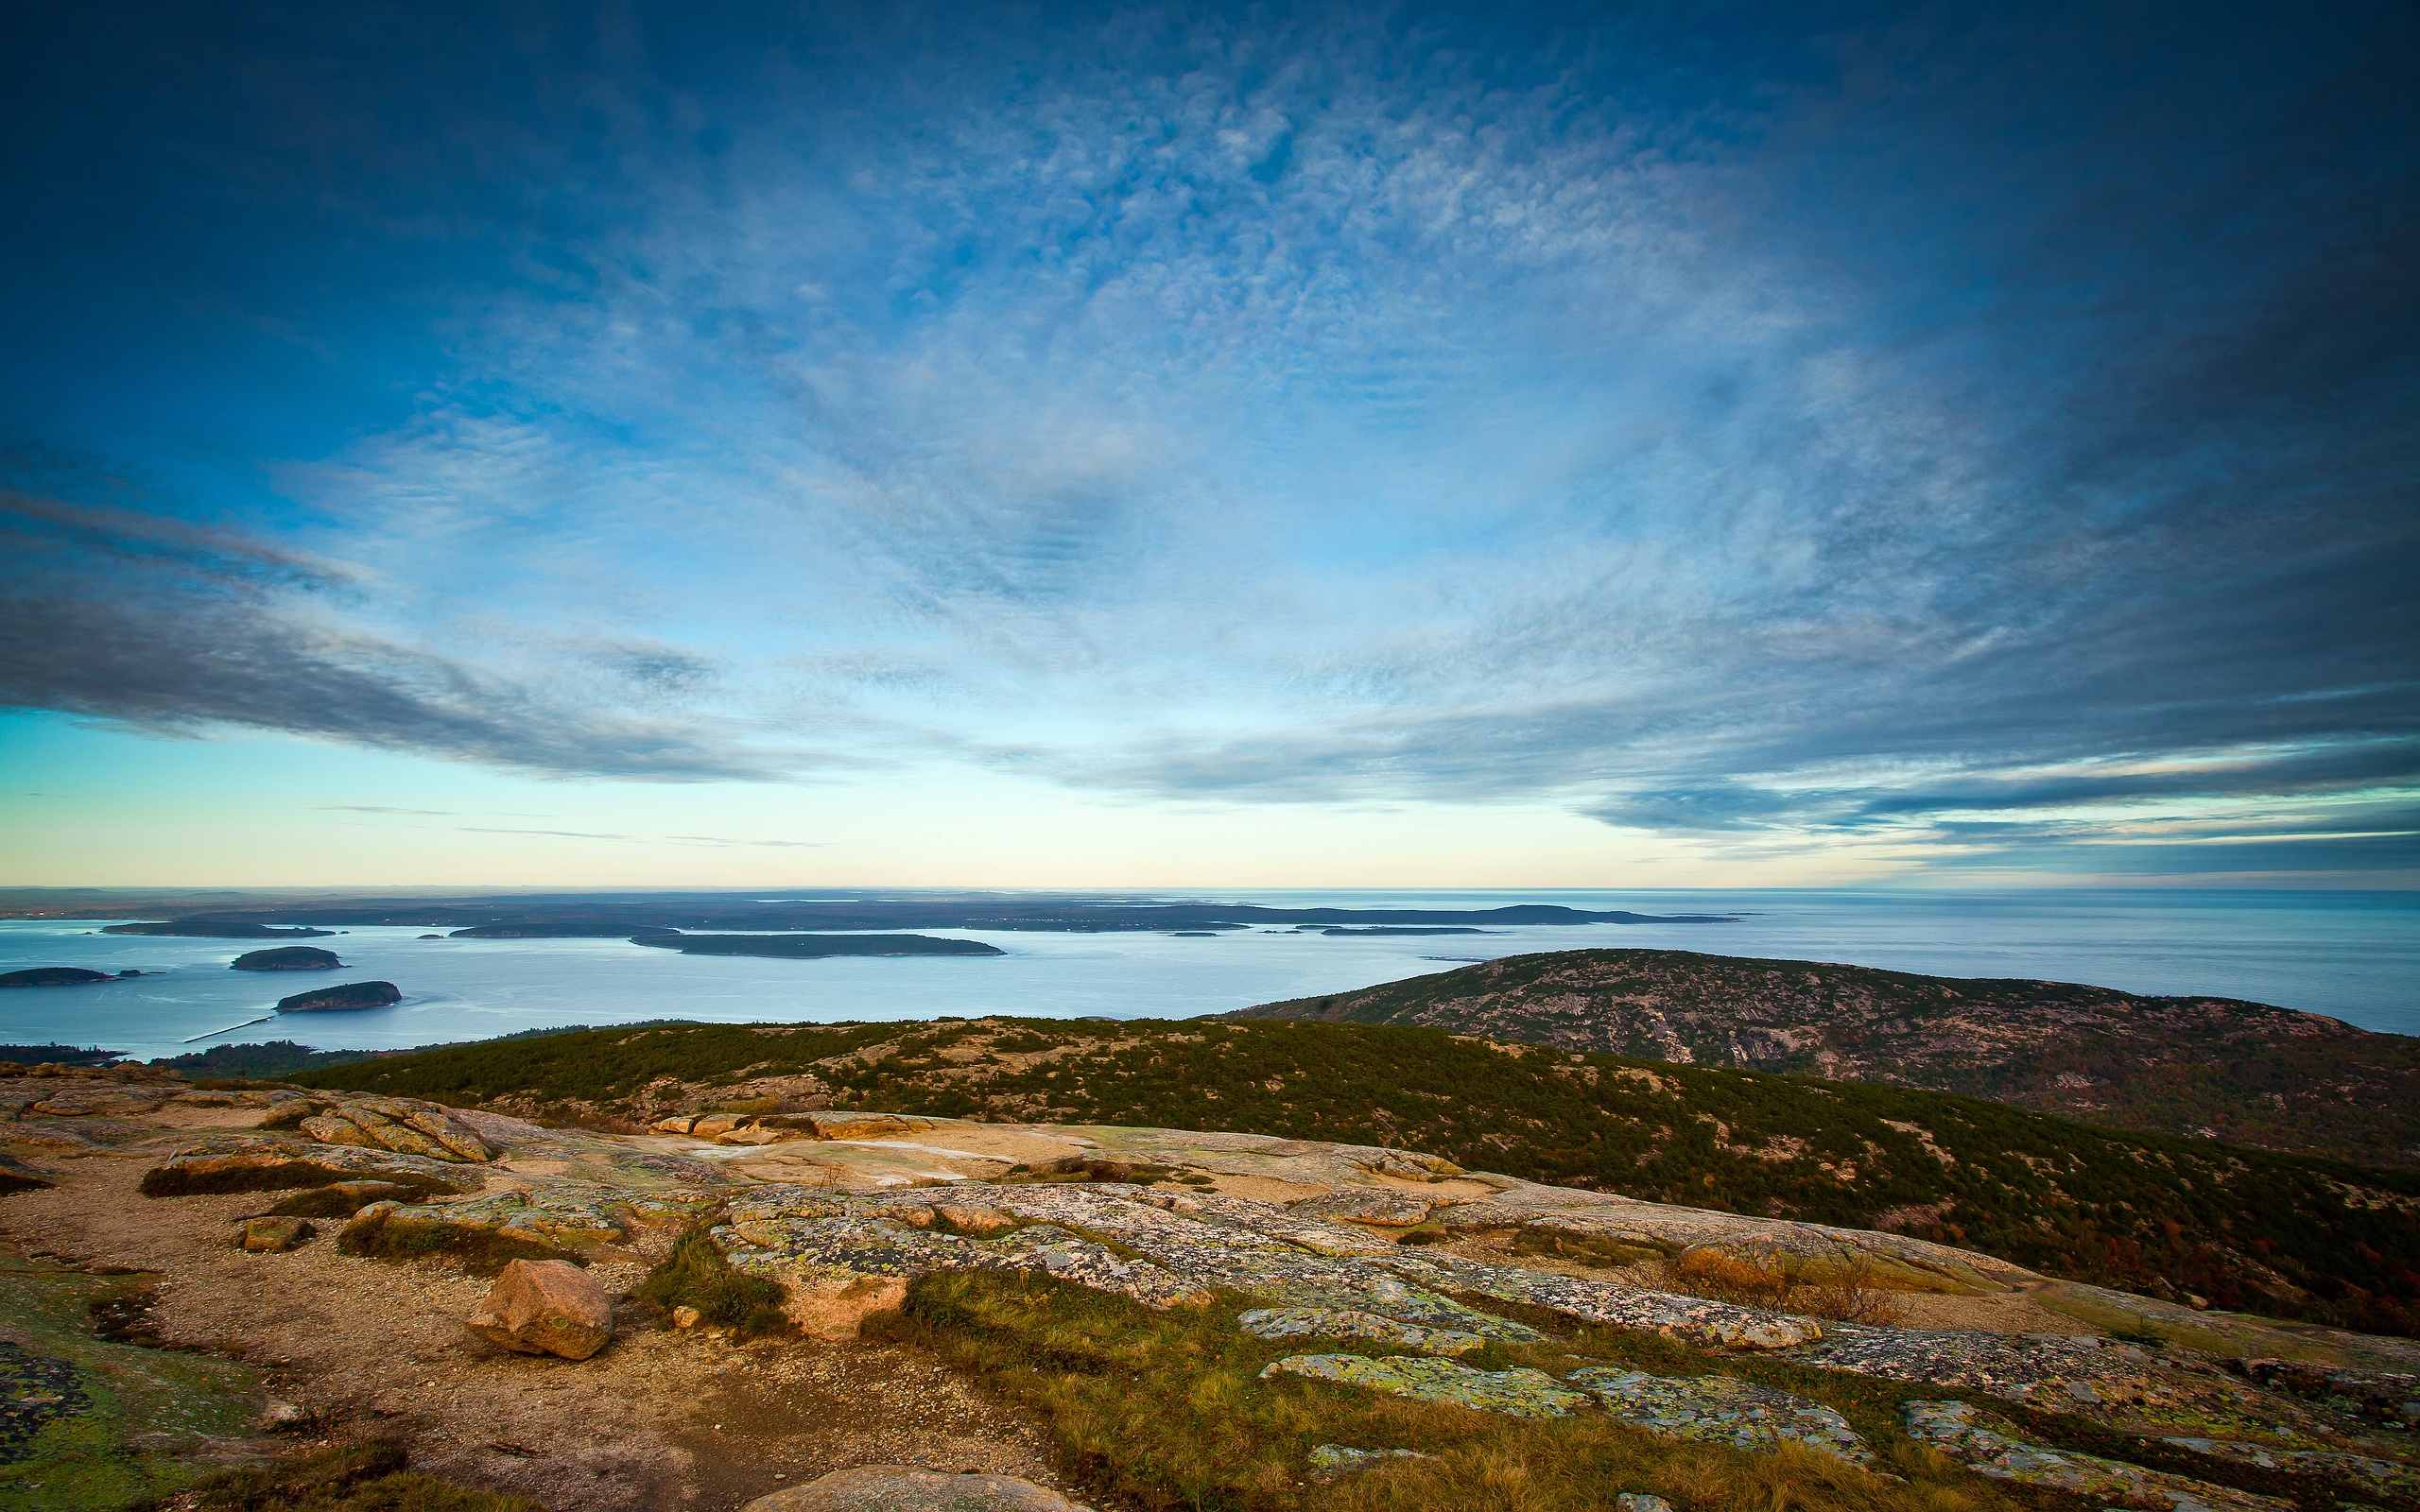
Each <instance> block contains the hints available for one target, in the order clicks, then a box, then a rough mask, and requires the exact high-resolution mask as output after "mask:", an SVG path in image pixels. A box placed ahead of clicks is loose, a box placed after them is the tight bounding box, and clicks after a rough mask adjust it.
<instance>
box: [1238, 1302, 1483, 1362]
mask: <svg viewBox="0 0 2420 1512" xmlns="http://www.w3.org/2000/svg"><path fill="white" fill-rule="evenodd" d="M1236 1326H1237V1327H1239V1328H1241V1329H1242V1330H1243V1331H1244V1332H1246V1333H1249V1334H1251V1335H1252V1336H1253V1338H1256V1339H1375V1340H1377V1341H1378V1342H1379V1343H1382V1344H1394V1345H1400V1346H1402V1347H1403V1348H1405V1349H1418V1350H1419V1351H1420V1352H1421V1353H1423V1354H1468V1353H1470V1351H1472V1350H1473V1349H1478V1347H1479V1346H1480V1345H1483V1344H1485V1343H1486V1342H1487V1340H1485V1339H1483V1338H1481V1337H1480V1336H1479V1335H1478V1334H1476V1333H1462V1332H1457V1331H1455V1330H1453V1329H1424V1328H1421V1327H1420V1326H1419V1325H1417V1324H1413V1323H1398V1322H1396V1321H1395V1320H1394V1319H1393V1318H1391V1317H1380V1316H1379V1315H1378V1314H1375V1313H1364V1312H1361V1311H1359V1310H1358V1309H1357V1308H1349V1307H1348V1308H1339V1307H1257V1308H1254V1309H1253V1310H1252V1311H1251V1312H1249V1313H1245V1314H1242V1315H1240V1316H1238V1317H1237V1318H1236Z"/></svg>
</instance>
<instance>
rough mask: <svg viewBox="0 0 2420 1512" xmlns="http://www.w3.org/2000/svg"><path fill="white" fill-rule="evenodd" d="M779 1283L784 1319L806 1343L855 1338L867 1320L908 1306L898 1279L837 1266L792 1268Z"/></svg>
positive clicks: (902, 1282) (903, 1285) (903, 1282)
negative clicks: (903, 1305)
mask: <svg viewBox="0 0 2420 1512" xmlns="http://www.w3.org/2000/svg"><path fill="white" fill-rule="evenodd" d="M780 1280H781V1283H782V1293H783V1295H782V1313H783V1315H785V1316H787V1318H788V1319H789V1320H790V1321H791V1322H792V1323H795V1324H797V1325H798V1331H799V1332H801V1333H804V1334H805V1335H806V1336H807V1337H808V1338H811V1339H824V1340H827V1341H829V1342H831V1343H834V1344H845V1343H847V1342H848V1341H849V1340H851V1339H854V1338H856V1336H857V1333H858V1331H859V1330H860V1329H861V1328H863V1327H864V1324H865V1320H866V1319H868V1318H870V1317H873V1316H874V1315H875V1314H880V1313H896V1312H898V1311H899V1308H900V1305H901V1304H902V1303H904V1302H906V1301H907V1300H908V1282H907V1281H906V1280H904V1279H903V1278H901V1277H897V1276H869V1275H866V1274H863V1273H862V1272H858V1271H851V1270H844V1269H841V1268H839V1267H838V1266H833V1267H823V1266H815V1265H797V1266H790V1267H787V1273H786V1274H784V1275H783V1276H782V1277H781V1278H780Z"/></svg>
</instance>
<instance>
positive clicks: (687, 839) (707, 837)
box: [455, 824, 830, 851]
mask: <svg viewBox="0 0 2420 1512" xmlns="http://www.w3.org/2000/svg"><path fill="white" fill-rule="evenodd" d="M455 828H456V829H457V830H458V831H460V832H461V833H464V834H534V835H544V836H547V837H550V838H554V839H562V840H627V841H632V842H635V843H637V844H640V845H717V846H727V845H760V846H776V847H780V848H782V849H784V850H804V851H815V850H821V849H823V848H824V847H825V846H827V845H829V844H830V842H829V841H824V840H741V839H734V838H732V837H731V836H729V835H721V834H666V835H655V836H648V835H643V834H613V833H600V832H596V831H592V830H506V829H496V828H492V827H490V826H486V825H476V824H458V825H456V826H455Z"/></svg>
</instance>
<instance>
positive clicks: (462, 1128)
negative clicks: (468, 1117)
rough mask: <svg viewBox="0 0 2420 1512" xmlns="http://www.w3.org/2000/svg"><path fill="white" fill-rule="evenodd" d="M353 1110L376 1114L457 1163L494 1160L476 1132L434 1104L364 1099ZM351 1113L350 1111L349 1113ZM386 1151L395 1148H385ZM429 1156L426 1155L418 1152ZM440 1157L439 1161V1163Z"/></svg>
mask: <svg viewBox="0 0 2420 1512" xmlns="http://www.w3.org/2000/svg"><path fill="white" fill-rule="evenodd" d="M353 1108H359V1109H361V1110H363V1111H367V1112H371V1113H375V1114H378V1115H380V1116H381V1117H384V1118H387V1119H389V1120H391V1121H392V1122H394V1123H396V1124H400V1125H404V1126H405V1127H406V1128H409V1129H411V1130H413V1131H414V1132H415V1133H418V1134H420V1135H422V1136H423V1137H425V1138H427V1139H430V1140H434V1141H435V1142H436V1143H438V1145H439V1146H440V1147H441V1149H442V1150H443V1151H444V1152H446V1153H449V1154H451V1155H452V1157H453V1158H454V1159H456V1160H468V1161H471V1162H473V1163H475V1164H477V1163H484V1162H486V1161H489V1160H493V1159H495V1155H496V1151H495V1149H494V1148H493V1146H491V1145H490V1144H489V1143H488V1142H487V1141H486V1140H484V1139H481V1138H480V1137H479V1135H478V1132H477V1131H476V1130H475V1129H473V1128H472V1127H471V1126H470V1125H468V1124H465V1123H464V1122H462V1120H460V1119H458V1118H457V1117H455V1116H454V1114H453V1112H452V1110H451V1109H449V1108H443V1107H441V1106H440V1105H439V1104H436V1103H423V1102H421V1101H418V1100H417V1099H414V1098H407V1097H365V1098H363V1099H361V1101H360V1102H358V1103H356V1104H354V1105H353ZM348 1111H350V1109H348ZM388 1147H389V1149H392V1148H394V1147H395V1146H393V1145H389V1146H388ZM415 1153H418V1154H430V1153H432V1152H429V1151H425V1150H423V1151H417V1152H415ZM442 1158H443V1157H442V1156H440V1159H442Z"/></svg>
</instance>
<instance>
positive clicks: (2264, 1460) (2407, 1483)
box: [2169, 1438, 2420, 1501]
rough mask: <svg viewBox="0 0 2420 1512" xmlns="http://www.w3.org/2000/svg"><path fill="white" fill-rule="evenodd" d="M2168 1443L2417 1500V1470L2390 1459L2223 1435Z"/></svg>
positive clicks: (2419, 1475)
mask: <svg viewBox="0 0 2420 1512" xmlns="http://www.w3.org/2000/svg"><path fill="white" fill-rule="evenodd" d="M2169 1443H2171V1444H2174V1445H2175V1446H2176V1447H2177V1448H2179V1449H2189V1450H2191V1451H2192V1452H2195V1453H2196V1454H2207V1455H2209V1456H2210V1457H2211V1458H2212V1459H2217V1460H2224V1461H2226V1462H2227V1463H2228V1464H2230V1465H2252V1466H2256V1467H2258V1468H2259V1469H2264V1470H2288V1471H2291V1472H2293V1473H2295V1474H2299V1475H2340V1476H2342V1477H2343V1478H2344V1479H2346V1480H2349V1481H2351V1482H2353V1483H2354V1484H2355V1485H2357V1486H2361V1487H2362V1488H2363V1489H2365V1490H2368V1491H2370V1492H2372V1493H2374V1494H2376V1495H2379V1496H2387V1497H2408V1498H2411V1499H2412V1500H2415V1501H2420V1469H2413V1468H2412V1467H2411V1466H2409V1465H2397V1464H2394V1462H2393V1461H2391V1460H2383V1459H2372V1458H2371V1457H2370V1456H2368V1455H2366V1454H2348V1453H2344V1452H2341V1451H2338V1450H2328V1449H2273V1448H2271V1447H2270V1446H2268V1445H2266V1444H2246V1443H2240V1442H2238V1441H2236V1440H2233V1439H2224V1438H2170V1439H2169Z"/></svg>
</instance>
